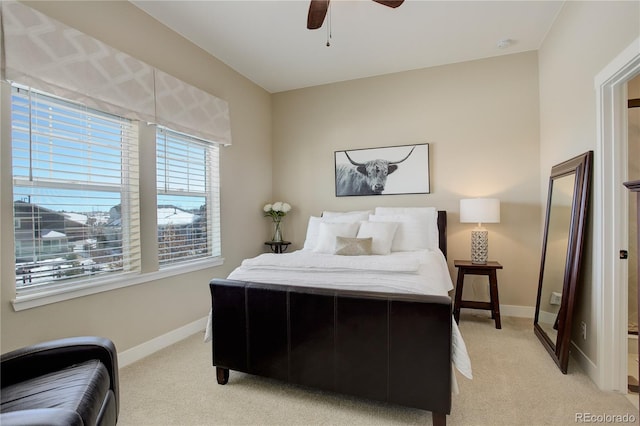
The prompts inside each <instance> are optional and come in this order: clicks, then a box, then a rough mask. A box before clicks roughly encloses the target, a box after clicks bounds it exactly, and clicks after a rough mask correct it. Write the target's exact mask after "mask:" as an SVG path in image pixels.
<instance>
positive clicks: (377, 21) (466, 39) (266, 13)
mask: <svg viewBox="0 0 640 426" xmlns="http://www.w3.org/2000/svg"><path fill="white" fill-rule="evenodd" d="M131 2H132V3H133V4H134V5H136V6H137V7H139V8H140V9H142V10H144V11H145V12H146V13H148V14H149V15H151V16H152V17H154V18H155V19H157V20H158V21H160V22H162V23H163V24H164V25H166V26H168V27H169V28H171V29H173V30H174V31H176V32H177V33H179V34H181V35H182V36H184V37H185V38H187V39H188V40H190V41H191V42H193V43H195V44H196V45H198V46H199V47H201V48H202V49H204V50H206V51H207V52H209V53H211V54H212V55H213V56H215V57H217V58H218V59H220V60H221V61H223V62H224V63H226V64H227V65H229V66H230V67H231V68H233V69H234V70H236V71H237V72H239V73H240V74H242V75H244V76H245V77H247V78H248V79H250V80H251V81H253V82H255V83H256V84H258V85H260V86H261V87H263V88H264V89H266V90H267V91H269V92H271V93H276V92H281V91H285V90H290V89H297V88H302V87H309V86H316V85H320V84H326V83H332V82H337V81H344V80H352V79H356V78H362V77H369V76H374V75H381V74H388V73H393V72H399V71H406V70H411V69H418V68H426V67H432V66H437V65H443V64H450V63H455V62H463V61H469V60H474V59H480V58H488V57H492V56H498V55H505V54H511V53H517V52H524V51H529V50H537V49H538V48H539V47H540V45H541V43H542V41H543V40H544V37H545V36H546V34H547V32H548V31H549V28H551V25H552V23H553V21H554V19H555V18H556V16H557V14H558V12H559V11H560V8H561V7H562V4H563V1H542V0H535V1H519V0H507V1H452V0H449V1H426V0H406V1H405V2H404V4H402V5H401V6H400V7H399V8H397V9H391V8H388V7H385V6H382V5H380V4H378V3H375V2H373V1H371V0H332V1H331V8H330V11H329V13H328V14H327V19H325V23H324V25H323V26H322V27H321V28H320V29H318V30H313V31H312V30H308V29H307V28H306V23H307V11H308V7H309V1H308V0H280V1H270V0H262V1H240V0H234V1H221V0H216V1H188V0H180V1H178V0H173V1H166V0H164V1H163V0H132V1H131ZM329 19H330V22H331V33H332V37H331V40H330V42H331V46H330V47H327V46H326V43H327V35H328V32H327V22H328V21H329ZM504 39H510V40H512V43H511V45H510V46H508V47H506V48H502V49H501V48H498V47H497V44H498V42H499V41H500V40H504Z"/></svg>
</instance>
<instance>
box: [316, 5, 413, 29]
mask: <svg viewBox="0 0 640 426" xmlns="http://www.w3.org/2000/svg"><path fill="white" fill-rule="evenodd" d="M329 1H330V0H311V4H310V5H309V15H308V16H307V28H308V29H310V30H315V29H318V28H320V27H321V26H322V23H323V22H324V18H325V16H327V9H329ZM373 1H375V2H376V3H380V4H382V5H384V6H387V7H392V8H394V9H395V8H396V7H398V6H400V5H401V4H402V3H404V0H373Z"/></svg>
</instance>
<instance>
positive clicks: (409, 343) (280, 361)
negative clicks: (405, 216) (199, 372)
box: [209, 279, 452, 424]
mask: <svg viewBox="0 0 640 426" xmlns="http://www.w3.org/2000/svg"><path fill="white" fill-rule="evenodd" d="M209 285H210V289H211V298H212V307H213V340H212V345H213V365H214V366H216V375H217V380H218V383H220V384H225V383H226V382H227V380H228V377H229V370H236V371H242V372H246V373H250V374H256V375H260V376H266V377H270V378H275V379H279V380H283V381H286V382H289V383H294V384H298V385H303V386H310V387H314V388H319V389H324V390H329V391H334V392H340V393H345V394H349V395H355V396H359V397H365V398H371V399H375V400H380V401H387V402H391V403H397V404H400V405H404V406H408V407H415V408H420V409H423V410H429V411H432V412H433V419H434V424H445V423H446V415H447V414H449V413H450V411H451V375H452V371H451V368H452V367H451V327H452V324H451V321H452V317H451V299H450V298H449V297H446V296H420V295H401V294H385V293H374V292H354V291H346V290H329V289H319V288H308V287H292V286H282V285H272V284H257V283H247V282H241V281H233V280H225V279H214V280H212V281H211V282H210V284H209Z"/></svg>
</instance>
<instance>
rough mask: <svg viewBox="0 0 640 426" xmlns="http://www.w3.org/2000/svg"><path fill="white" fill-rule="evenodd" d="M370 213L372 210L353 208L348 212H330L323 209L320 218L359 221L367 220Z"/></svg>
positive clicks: (331, 220)
mask: <svg viewBox="0 0 640 426" xmlns="http://www.w3.org/2000/svg"><path fill="white" fill-rule="evenodd" d="M370 214H373V211H372V210H354V211H350V212H331V211H326V210H325V211H323V212H322V219H324V220H327V221H330V222H360V221H363V220H367V219H368V218H369V215H370Z"/></svg>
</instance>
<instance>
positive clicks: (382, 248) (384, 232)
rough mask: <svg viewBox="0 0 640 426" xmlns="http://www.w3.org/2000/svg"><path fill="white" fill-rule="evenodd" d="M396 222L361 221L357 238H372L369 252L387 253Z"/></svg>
mask: <svg viewBox="0 0 640 426" xmlns="http://www.w3.org/2000/svg"><path fill="white" fill-rule="evenodd" d="M397 228H398V224H397V223H394V222H362V224H361V225H360V229H359V230H358V238H369V237H371V238H373V243H372V245H371V253H373V254H383V255H384V254H389V253H391V244H393V236H394V235H395V233H396V229H397Z"/></svg>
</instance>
